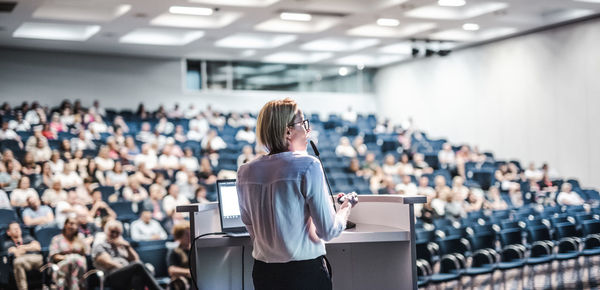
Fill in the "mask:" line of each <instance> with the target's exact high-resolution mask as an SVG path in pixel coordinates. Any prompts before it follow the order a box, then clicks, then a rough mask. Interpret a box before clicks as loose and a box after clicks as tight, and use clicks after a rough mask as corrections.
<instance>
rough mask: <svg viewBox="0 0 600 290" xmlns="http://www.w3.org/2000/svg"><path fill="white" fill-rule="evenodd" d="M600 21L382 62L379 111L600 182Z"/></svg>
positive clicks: (452, 137) (595, 183)
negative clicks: (420, 57) (442, 54)
mask: <svg viewBox="0 0 600 290" xmlns="http://www.w3.org/2000/svg"><path fill="white" fill-rule="evenodd" d="M599 24H600V21H598V20H596V21H591V22H585V23H579V24H574V25H570V26H565V27H561V28H557V29H553V30H548V31H544V32H540V33H535V34H530V35H526V36H521V37H517V38H512V39H508V40H504V41H500V42H496V43H492V44H489V45H484V46H480V47H474V48H469V49H465V50H462V51H457V52H454V53H452V54H451V55H449V56H447V57H445V58H440V57H435V58H431V59H426V60H416V61H411V62H408V63H404V64H399V65H396V66H393V67H388V68H385V69H382V70H381V71H380V72H379V73H378V75H377V76H376V84H375V87H376V89H377V93H376V94H377V99H378V101H377V102H378V106H379V108H380V114H382V115H384V116H387V117H390V118H392V119H393V120H397V121H398V120H402V119H403V118H406V117H407V116H413V117H414V119H415V122H416V124H417V126H419V127H421V128H422V129H424V130H425V131H427V132H429V133H430V134H431V135H433V136H437V137H447V138H449V140H450V141H451V142H453V143H462V142H465V143H468V144H473V145H479V146H480V148H481V149H484V150H491V151H492V152H494V153H496V155H497V156H498V157H499V158H502V159H512V158H517V159H519V160H521V162H522V164H524V165H526V164H527V163H528V162H529V161H535V162H536V164H537V165H538V166H539V165H540V163H541V162H544V161H547V162H549V164H550V166H551V167H554V168H555V169H556V170H558V172H559V173H560V174H561V175H562V176H565V177H577V178H579V179H580V180H581V181H582V182H583V183H582V185H584V186H596V187H598V186H600V150H599V148H598V144H600V130H598V129H597V128H596V125H597V124H600V114H599V113H600V49H598V47H600V25H599Z"/></svg>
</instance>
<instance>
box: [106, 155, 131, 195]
mask: <svg viewBox="0 0 600 290" xmlns="http://www.w3.org/2000/svg"><path fill="white" fill-rule="evenodd" d="M128 179H129V176H128V175H127V172H125V171H123V165H121V162H120V161H117V162H115V165H114V167H113V169H112V170H110V171H108V172H106V185H108V186H113V187H114V188H115V189H117V190H118V189H120V188H121V187H123V186H124V185H126V184H127V182H128Z"/></svg>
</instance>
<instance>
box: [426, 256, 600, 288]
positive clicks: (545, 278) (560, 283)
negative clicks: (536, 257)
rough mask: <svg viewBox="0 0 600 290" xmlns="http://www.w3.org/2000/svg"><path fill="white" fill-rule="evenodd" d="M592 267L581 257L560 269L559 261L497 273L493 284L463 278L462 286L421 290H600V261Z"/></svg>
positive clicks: (596, 259)
mask: <svg viewBox="0 0 600 290" xmlns="http://www.w3.org/2000/svg"><path fill="white" fill-rule="evenodd" d="M588 263H589V264H587V265H589V266H586V259H585V258H584V257H580V258H579V259H578V260H570V261H563V262H562V265H561V266H560V267H559V264H558V261H554V262H553V263H552V264H550V263H548V264H543V265H537V266H535V268H534V272H532V271H531V267H530V266H526V267H525V268H524V269H513V270H508V271H505V272H504V273H503V272H502V271H499V270H497V271H495V272H494V277H493V280H492V277H491V275H489V274H488V275H481V276H477V277H475V279H474V280H471V278H470V277H463V278H462V279H461V281H460V282H458V281H456V282H448V283H445V284H441V285H428V286H427V287H422V288H419V289H431V290H434V289H471V288H472V289H478V290H489V289H491V290H504V289H509V290H513V289H526V290H533V289H543V290H550V289H561V290H562V289H600V288H599V287H600V257H592V258H590V260H589V262H588ZM503 274H504V275H505V277H504V279H503ZM532 277H533V279H532ZM504 280H505V281H506V284H505V283H504V282H503V281H504ZM472 282H474V284H473V285H472Z"/></svg>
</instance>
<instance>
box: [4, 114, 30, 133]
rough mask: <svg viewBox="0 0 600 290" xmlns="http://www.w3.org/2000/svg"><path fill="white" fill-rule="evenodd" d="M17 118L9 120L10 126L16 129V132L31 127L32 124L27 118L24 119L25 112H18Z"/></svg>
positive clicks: (27, 129) (25, 130) (24, 130)
mask: <svg viewBox="0 0 600 290" xmlns="http://www.w3.org/2000/svg"><path fill="white" fill-rule="evenodd" d="M15 117H16V118H15V119H14V120H10V121H9V122H8V127H9V128H11V129H13V130H15V132H27V131H29V130H30V129H31V124H29V122H27V120H25V119H23V113H21V112H17V114H16V116H15Z"/></svg>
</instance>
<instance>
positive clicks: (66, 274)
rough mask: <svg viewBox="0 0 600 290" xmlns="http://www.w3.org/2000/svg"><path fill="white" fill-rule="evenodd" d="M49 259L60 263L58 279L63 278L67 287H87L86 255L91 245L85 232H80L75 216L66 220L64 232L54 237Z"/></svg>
mask: <svg viewBox="0 0 600 290" xmlns="http://www.w3.org/2000/svg"><path fill="white" fill-rule="evenodd" d="M49 249H50V253H49V254H48V259H49V260H50V261H51V262H52V263H55V264H57V265H58V267H59V271H58V274H57V276H58V280H63V281H64V282H63V283H64V284H63V285H65V288H66V289H85V288H87V287H86V281H85V279H83V274H85V271H86V270H87V262H86V258H85V255H86V254H87V253H89V251H90V249H89V245H88V244H87V243H86V242H85V238H84V236H83V234H81V233H79V224H78V223H77V219H76V218H75V217H69V218H67V219H66V220H65V222H64V225H63V229H62V234H59V235H57V236H55V237H54V238H52V242H51V243H50V247H49Z"/></svg>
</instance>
